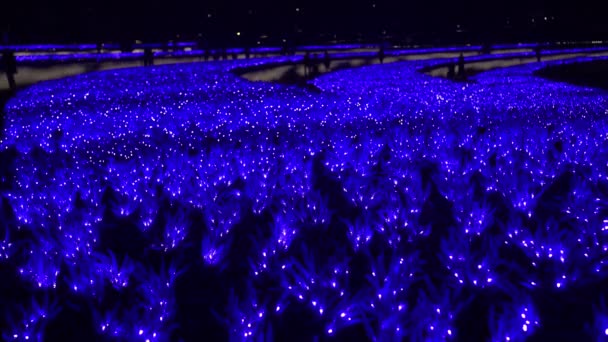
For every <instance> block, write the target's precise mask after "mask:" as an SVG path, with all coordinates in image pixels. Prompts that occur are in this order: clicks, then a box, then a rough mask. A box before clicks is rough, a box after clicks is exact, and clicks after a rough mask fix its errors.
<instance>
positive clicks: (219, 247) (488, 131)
mask: <svg viewBox="0 0 608 342" xmlns="http://www.w3.org/2000/svg"><path fill="white" fill-rule="evenodd" d="M595 59H596V60H599V59H602V57H595ZM269 62H276V58H268V59H254V60H236V61H221V62H208V63H195V64H178V65H163V66H157V67H153V68H146V69H143V68H131V69H121V70H112V71H104V72H96V73H89V74H83V75H79V76H75V77H71V78H66V79H60V80H55V81H49V82H44V83H39V84H36V85H34V86H32V87H30V88H27V89H25V90H23V91H21V92H20V93H18V94H17V95H16V97H15V98H13V99H12V100H11V101H9V103H8V104H7V107H6V118H5V125H4V127H5V130H4V139H3V141H2V148H3V150H4V152H3V154H4V155H3V160H5V161H6V162H5V163H4V164H5V165H4V171H3V174H2V180H3V183H2V189H3V190H2V195H3V204H4V209H5V210H4V213H3V215H4V217H3V222H4V223H5V224H4V228H3V229H4V231H5V232H6V234H5V237H4V239H3V240H0V258H1V259H3V260H4V261H2V262H0V265H2V277H3V279H9V281H7V282H6V284H8V285H4V286H5V287H6V289H5V290H4V291H3V292H2V296H3V297H2V301H4V302H6V303H8V304H7V305H6V307H7V308H8V309H7V310H8V311H7V315H6V316H5V319H4V320H3V322H2V326H1V328H0V330H1V331H3V332H6V333H5V338H6V339H11V338H13V337H14V338H15V339H17V340H19V339H23V338H24V336H29V337H30V338H32V337H34V336H45V337H46V338H48V339H53V338H55V339H58V338H61V339H62V340H95V339H108V340H113V339H117V340H135V341H138V340H141V341H146V340H161V341H162V340H179V339H180V338H181V339H184V340H200V338H202V337H205V338H207V339H208V340H227V339H228V338H229V337H233V338H234V339H236V340H239V339H245V340H247V339H251V340H253V339H258V338H262V337H265V338H269V339H276V340H292V339H294V336H297V337H301V338H302V340H312V339H313V338H314V337H315V336H316V337H319V338H320V339H321V340H326V339H328V340H365V339H377V340H380V341H390V340H401V339H404V340H414V341H420V340H424V341H427V340H429V341H439V340H449V339H454V340H462V341H477V340H488V339H491V340H493V341H494V340H496V341H505V340H511V341H520V340H525V339H530V340H538V341H541V340H557V339H558V338H562V339H566V340H569V339H570V340H571V339H574V338H580V336H584V337H585V338H588V339H594V338H595V339H597V338H600V337H601V336H604V335H603V334H604V333H605V330H606V329H607V328H608V320H607V319H608V316H606V315H608V310H607V309H606V307H605V304H606V303H605V301H604V299H603V298H604V296H605V295H606V294H608V293H606V286H605V284H606V279H608V277H607V273H606V271H607V270H606V267H605V266H604V264H605V258H606V256H607V254H606V252H605V251H606V249H607V248H608V241H607V236H606V234H605V233H606V228H605V226H606V223H605V222H608V210H607V209H608V169H607V168H606V165H607V162H608V154H607V153H608V145H606V139H607V138H608V137H607V136H606V132H607V128H608V127H607V122H606V112H607V109H608V95H607V93H606V92H605V91H604V90H601V89H597V88H590V87H585V86H575V85H572V84H567V83H563V82H557V81H552V80H549V79H547V78H541V77H539V76H535V72H536V71H537V70H539V69H541V68H543V67H545V66H548V65H553V64H552V63H555V62H545V63H529V64H524V65H519V66H512V67H507V68H499V69H494V70H491V71H487V72H482V73H479V74H477V75H476V76H474V77H473V78H472V79H471V82H467V83H461V82H452V81H450V80H447V79H443V78H439V77H431V76H429V75H427V74H424V73H422V72H420V70H426V69H428V68H429V67H431V66H441V65H442V63H445V62H446V60H443V59H428V60H421V61H402V62H397V63H390V64H376V65H369V66H364V67H360V68H353V69H344V70H339V71H335V72H332V73H327V74H324V75H321V76H319V77H318V78H315V79H314V80H312V81H310V83H311V84H313V85H314V86H315V88H316V89H317V90H316V91H315V90H310V89H308V88H302V87H297V86H290V85H284V84H277V83H269V82H250V81H247V80H245V79H243V78H241V77H239V76H237V75H236V74H235V73H233V72H231V71H233V70H234V69H235V68H248V67H250V66H252V65H259V64H262V63H269ZM570 62H572V60H571V61H570ZM9 162H10V163H9ZM19 306H21V307H22V308H20V307H19ZM9 318H10V320H9ZM66 327H70V331H71V332H70V333H71V334H72V335H68V336H66V334H70V333H66V332H65V328H66Z"/></svg>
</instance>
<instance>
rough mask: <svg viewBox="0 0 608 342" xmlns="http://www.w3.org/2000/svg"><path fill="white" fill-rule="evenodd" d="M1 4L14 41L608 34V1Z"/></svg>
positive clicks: (0, 21) (1, 20) (456, 39)
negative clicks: (607, 7)
mask: <svg viewBox="0 0 608 342" xmlns="http://www.w3.org/2000/svg"><path fill="white" fill-rule="evenodd" d="M1 3H2V5H1V7H0V31H1V32H9V33H10V34H9V35H8V36H9V38H10V40H11V41H12V42H13V43H25V42H66V43H67V42H92V41H104V42H106V41H120V40H135V39H139V40H142V41H162V40H169V39H175V38H176V37H177V36H178V35H179V39H197V37H200V39H201V40H205V41H207V42H209V43H211V44H226V45H244V44H257V42H258V41H261V43H262V44H264V43H265V44H276V43H277V42H279V43H280V42H281V41H282V40H283V39H286V40H289V41H291V42H295V41H297V42H298V43H316V42H319V43H322V42H328V41H331V40H334V39H337V40H342V41H357V40H361V41H369V42H373V41H378V40H381V39H383V38H384V39H389V40H392V41H395V42H402V43H431V44H432V43H444V44H445V43H461V42H471V43H475V42H484V41H485V40H489V41H491V42H493V43H497V42H513V41H529V42H534V41H554V40H581V39H583V40H602V39H608V25H607V22H608V13H606V12H605V11H603V9H602V5H601V2H600V1H592V0H577V1H563V0H558V1H550V0H543V1H540V0H532V1H525V0H499V1H481V0H465V1H444V0H441V1H438V0H420V1H386V0H363V1H345V0H340V1H329V0H325V1H320V0H313V1H294V0H288V1H269V0H264V1H244V0H222V1H219V0H216V1H191V0H170V1H167V0H148V1H143V0H136V1H129V0H106V1H96V2H92V1H77V0H59V1H52V0H2V1H1ZM297 8H299V9H300V10H299V11H297V10H296V9H297ZM236 32H241V35H240V36H237V35H236ZM5 36H6V35H5ZM261 36H268V37H267V38H264V37H261ZM0 38H2V37H0Z"/></svg>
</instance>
